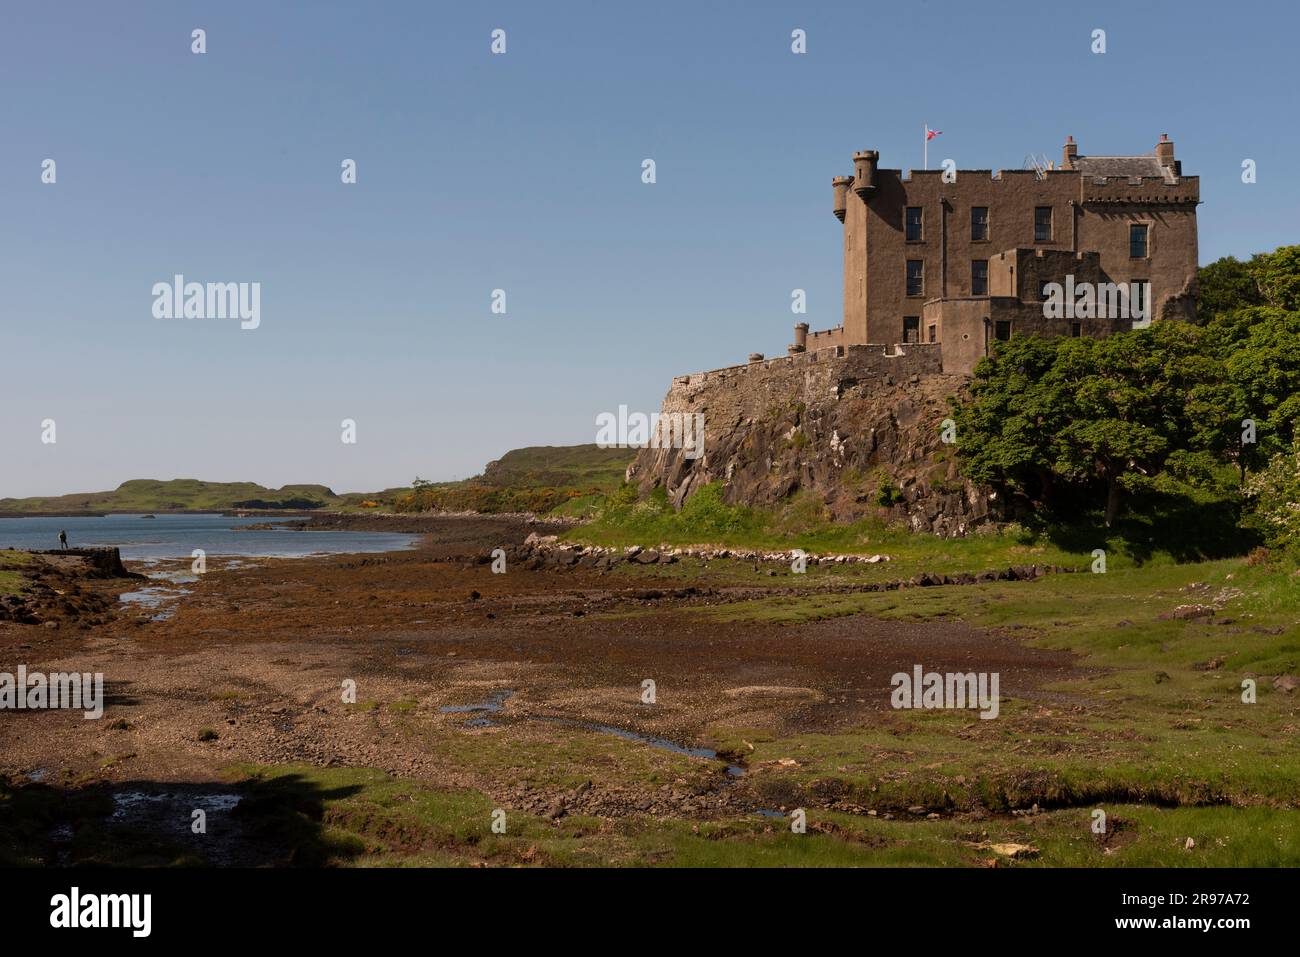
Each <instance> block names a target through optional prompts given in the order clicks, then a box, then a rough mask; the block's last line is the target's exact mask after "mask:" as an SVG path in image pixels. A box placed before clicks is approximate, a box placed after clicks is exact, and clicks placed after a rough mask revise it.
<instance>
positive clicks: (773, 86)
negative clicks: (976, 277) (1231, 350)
mask: <svg viewBox="0 0 1300 957" xmlns="http://www.w3.org/2000/svg"><path fill="white" fill-rule="evenodd" d="M195 28H202V29H204V30H206V33H207V52H206V53H205V54H202V55H196V54H194V53H192V52H191V42H192V41H191V31H192V30H194V29H195ZM496 28H501V29H504V30H505V31H506V44H507V46H506V53H505V54H503V55H493V54H492V52H491V50H490V43H491V37H490V34H491V32H492V31H493V30H494V29H496ZM796 28H798V29H803V30H805V31H806V32H807V53H806V54H803V55H796V54H794V53H792V52H791V37H790V34H791V31H792V30H794V29H796ZM1098 28H1100V29H1104V30H1105V31H1106V46H1107V51H1106V53H1104V54H1100V55H1099V54H1094V53H1092V52H1091V49H1090V47H1091V43H1092V41H1091V33H1092V31H1093V30H1094V29H1098ZM1298 33H1300V13H1297V7H1296V5H1295V4H1294V2H1277V3H1270V4H1262V3H1250V2H1236V3H1232V4H1222V3H1209V2H1204V0H1197V2H1145V3H1143V2H1132V0H1129V2H1118V3H1105V2H1089V3H1056V2H1048V3H1026V2H1023V0H1021V2H1014V3H1012V2H1006V3H1001V2H993V3H989V2H981V3H972V2H961V3H956V2H939V0H907V2H901V0H900V2H892V3H882V2H875V0H872V2H866V0H856V2H852V3H830V2H826V3H816V2H812V3H794V2H784V3H781V2H714V3H705V2H686V3H672V2H665V0H653V2H642V3H624V2H591V3H564V2H556V3H546V2H540V0H528V2H522V3H486V2H483V3H478V2H475V3H471V2H466V3H433V2H409V3H408V2H383V0H370V2H361V0H358V2H346V3H340V2H311V3H307V2H303V3H289V2H221V3H215V2H212V3H185V2H176V0H165V2H162V0H160V2H128V3H104V2H102V0H93V2H83V3H63V2H58V0H48V2H43V3H23V4H19V3H7V4H5V5H4V7H3V11H2V12H0V84H2V85H3V88H4V90H5V95H4V97H3V98H2V99H0V142H3V148H2V149H0V284H2V290H3V295H2V298H0V496H5V495H13V496H20V495H36V494H57V493H64V492H73V491H91V490H99V489H106V488H113V487H115V486H116V485H117V484H118V483H120V482H122V481H124V480H126V479H129V478H176V477H188V478H203V479H208V480H212V481H236V480H239V481H256V482H260V483H262V484H265V485H272V486H279V485H281V484H284V483H289V482H319V483H324V484H327V485H330V486H331V487H333V488H334V489H335V490H336V491H358V490H374V489H380V488H384V487H389V486H393V485H402V484H407V483H409V482H410V480H411V479H412V478H413V477H414V476H415V475H417V474H418V475H420V476H422V477H424V478H432V479H447V478H463V477H466V476H468V475H471V474H474V473H475V472H477V471H479V470H480V468H481V467H482V465H483V463H484V462H486V461H487V460H489V459H492V458H495V457H497V456H499V455H500V454H501V453H502V452H504V451H506V450H508V449H511V448H515V447H518V446H522V445H547V444H572V443H580V442H591V441H594V438H595V417H596V415H597V414H598V413H599V412H602V411H614V410H617V408H618V406H619V405H620V404H624V405H627V406H629V407H630V408H631V409H632V410H644V411H653V410H655V409H657V408H658V407H659V403H660V401H661V399H662V397H663V394H664V392H665V390H666V389H667V387H668V384H669V380H670V378H671V377H672V376H673V375H675V374H680V373H684V372H691V371H697V370H701V369H710V368H716V367H719V366H724V365H731V364H734V363H737V362H743V361H744V359H745V356H746V355H747V354H748V353H749V352H750V351H755V350H756V351H761V352H766V353H767V354H769V355H773V354H781V353H783V352H784V349H785V345H786V343H787V342H789V341H790V340H791V335H792V333H791V326H792V325H793V323H794V322H795V321H797V318H798V317H795V316H793V315H792V314H791V312H790V294H791V290H792V289H795V288H802V289H805V290H806V291H807V296H808V315H807V317H806V318H807V320H808V321H809V322H810V323H811V325H812V326H813V328H814V329H822V328H828V327H830V326H833V325H836V324H838V323H839V321H840V311H841V292H840V290H841V267H842V259H841V226H840V224H839V223H838V222H836V220H835V219H834V218H833V216H832V214H831V185H830V181H831V177H833V176H835V175H839V174H847V173H850V172H851V171H852V162H851V155H852V153H853V151H854V150H857V149H865V148H874V149H878V150H879V151H880V153H881V165H882V166H883V167H901V168H909V167H912V166H919V165H920V163H921V131H922V129H923V127H924V126H925V125H926V124H929V125H930V126H931V127H933V128H935V129H939V130H942V131H943V135H942V136H941V137H939V138H938V139H936V140H935V141H934V142H933V143H932V144H931V150H930V161H931V165H932V166H933V165H937V164H938V163H939V162H941V161H942V160H943V159H945V158H949V157H951V158H953V159H954V160H956V161H957V164H958V166H959V167H962V168H994V169H997V168H1003V167H1005V168H1010V169H1018V168H1020V167H1021V166H1022V164H1023V161H1024V158H1025V155H1026V154H1027V153H1031V152H1032V153H1045V154H1046V155H1047V156H1048V157H1049V158H1051V159H1054V160H1055V159H1059V156H1060V148H1061V144H1062V142H1063V141H1064V139H1065V136H1066V135H1067V134H1072V135H1073V136H1074V137H1075V139H1076V140H1078V142H1079V146H1080V152H1082V153H1096V154H1106V153H1109V154H1131V153H1142V152H1148V151H1150V150H1151V149H1152V148H1153V147H1154V145H1155V143H1156V140H1157V139H1158V138H1159V135H1160V134H1161V133H1166V132H1167V133H1168V134H1169V135H1170V136H1171V138H1173V140H1174V141H1175V143H1176V148H1177V155H1178V157H1179V159H1181V160H1182V161H1183V164H1184V171H1185V172H1186V173H1188V174H1198V175H1199V176H1200V177H1201V197H1202V200H1203V205H1202V206H1201V207H1200V213H1199V220H1200V237H1201V247H1200V258H1201V261H1202V262H1203V263H1204V262H1209V261H1211V260H1213V259H1215V258H1218V257H1219V256H1222V255H1227V254H1233V255H1236V256H1239V257H1244V256H1248V255H1250V254H1251V253H1253V252H1257V251H1260V250H1265V249H1272V248H1274V247H1275V246H1278V245H1281V244H1287V243H1295V242H1297V241H1298V240H1300V234H1298V232H1297V228H1296V227H1297V218H1298V212H1300V177H1298V176H1297V175H1296V171H1295V170H1296V160H1297V158H1300V123H1297V119H1296V116H1297V109H1296V96H1297V82H1296V52H1295V38H1296V36H1297V34H1298ZM47 158H50V159H54V160H55V161H56V163H57V182H56V183H55V184H53V185H48V184H43V183H42V182H41V164H42V162H43V161H44V160H45V159H47ZM646 158H652V159H654V160H655V163H656V167H657V169H656V173H657V182H656V183H655V184H654V185H646V184H644V183H642V181H641V164H642V160H644V159H646ZM1246 158H1250V159H1254V160H1255V161H1256V163H1257V167H1258V182H1257V183H1255V184H1253V185H1244V184H1242V182H1241V162H1242V160H1243V159H1246ZM344 159H354V160H355V161H356V163H357V183H356V184H355V185H344V184H343V183H341V181H340V173H341V164H342V162H343V160H344ZM176 273H182V274H184V275H185V277H186V278H187V279H188V280H195V281H200V282H209V281H211V282H259V283H261V325H260V327H259V328H258V329H256V330H241V329H240V328H239V325H238V323H237V322H234V321H229V320H227V321H221V320H203V321H200V320H190V321H185V320H159V319H155V318H154V317H153V315H152V311H151V309H152V305H153V296H152V293H151V289H152V286H153V284H154V283H156V282H167V281H170V279H171V277H172V276H173V275H174V274H176ZM498 288H500V289H504V290H505V291H506V296H507V299H506V309H507V312H506V314H505V315H493V314H492V313H491V311H490V308H489V307H490V302H491V294H492V290H493V289H498ZM345 418H350V419H354V420H355V421H356V423H357V442H356V444H353V445H348V444H344V443H343V442H342V441H340V433H341V429H340V422H341V421H342V420H343V419H345ZM45 419H53V420H54V421H55V423H56V429H57V432H56V436H57V442H56V443H54V444H52V445H51V444H43V443H42V442H41V436H42V429H41V423H42V421H43V420H45Z"/></svg>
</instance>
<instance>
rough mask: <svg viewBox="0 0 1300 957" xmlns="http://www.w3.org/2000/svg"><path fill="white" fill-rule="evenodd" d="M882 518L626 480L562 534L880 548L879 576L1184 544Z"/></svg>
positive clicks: (1140, 528)
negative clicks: (848, 517) (959, 528)
mask: <svg viewBox="0 0 1300 957" xmlns="http://www.w3.org/2000/svg"><path fill="white" fill-rule="evenodd" d="M885 515H887V513H881V514H877V515H871V516H868V517H866V518H863V519H861V520H859V521H856V522H852V523H839V522H833V521H831V520H830V519H829V518H828V517H827V516H826V515H824V514H823V510H822V507H821V505H820V503H819V502H818V501H817V500H815V499H814V498H812V497H810V496H803V497H796V498H795V499H794V500H793V501H792V502H791V503H790V504H789V505H787V506H786V507H785V508H782V509H777V510H763V509H755V508H750V507H748V506H743V505H727V504H726V503H725V502H723V501H722V489H721V486H720V485H718V484H713V485H707V486H705V487H704V488H702V489H700V490H699V491H698V492H696V493H695V494H694V495H693V496H691V497H690V498H689V499H687V501H686V502H685V503H684V504H683V506H682V507H681V508H680V509H675V508H673V506H672V505H671V503H669V501H668V499H667V495H666V493H665V492H664V490H663V489H662V488H659V489H655V490H654V491H652V492H651V493H650V494H649V495H648V496H646V497H645V498H643V499H639V500H638V499H637V498H636V493H635V489H633V488H632V487H631V486H624V487H623V488H622V489H620V490H619V492H617V493H615V494H613V495H611V496H609V497H608V499H607V500H606V501H605V502H604V503H603V505H601V507H600V508H599V509H598V511H597V512H596V514H595V517H594V518H593V519H592V520H591V521H589V522H587V523H586V524H584V525H582V526H579V527H578V528H575V529H572V530H570V531H569V532H567V533H566V534H565V535H564V537H565V538H566V539H567V540H570V541H573V542H577V543H582V544H590V545H602V546H605V547H615V548H617V547H627V546H629V545H642V546H656V545H663V546H669V547H686V546H715V547H726V548H745V549H755V550H772V551H789V550H791V549H794V548H801V549H803V550H804V551H806V552H809V553H812V554H875V553H883V554H887V555H889V556H890V557H891V558H892V559H894V561H893V562H891V563H889V566H888V567H889V568H891V569H892V570H893V571H894V572H895V573H896V574H894V575H893V576H888V575H887V576H883V577H910V576H911V575H912V574H915V573H916V572H917V571H930V572H935V573H938V574H945V573H953V572H960V571H981V570H985V569H991V568H998V567H1006V566H1007V565H1008V564H1033V563H1038V564H1046V565H1063V566H1067V567H1073V568H1088V567H1090V566H1091V565H1092V563H1093V560H1094V558H1093V551H1094V550H1095V549H1102V550H1104V551H1105V552H1106V562H1107V567H1108V568H1109V569H1116V570H1117V569H1124V568H1132V567H1136V566H1138V565H1149V564H1172V563H1174V562H1176V561H1178V560H1179V559H1180V558H1181V557H1182V556H1183V554H1184V553H1185V549H1184V548H1183V547H1181V546H1180V547H1178V548H1176V549H1174V548H1171V549H1162V548H1161V547H1159V545H1158V544H1155V543H1153V542H1152V540H1151V534H1150V528H1149V527H1148V525H1146V524H1141V525H1134V524H1133V523H1130V525H1126V526H1124V527H1120V528H1116V529H1106V528H1105V527H1103V526H1102V525H1101V524H1100V523H1092V522H1089V521H1081V522H1079V523H1076V524H1073V525H1070V526H1061V527H1045V528H1041V529H1030V528H1025V527H1022V526H1017V525H1010V526H1007V527H1005V528H1004V529H1003V530H1000V531H984V530H983V529H978V530H976V531H975V532H974V533H973V534H971V535H969V536H967V537H965V538H941V537H939V536H936V535H919V534H915V533H913V532H911V531H909V530H908V529H907V528H905V527H903V526H901V525H899V524H890V523H889V522H887V521H886V518H885ZM1130 526H1131V527H1130ZM872 577H881V576H878V575H873V576H872Z"/></svg>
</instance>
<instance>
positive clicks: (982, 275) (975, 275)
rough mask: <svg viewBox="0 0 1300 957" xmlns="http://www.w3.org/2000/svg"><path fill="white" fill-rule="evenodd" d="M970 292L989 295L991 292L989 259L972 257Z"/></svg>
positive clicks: (977, 294) (976, 294)
mask: <svg viewBox="0 0 1300 957" xmlns="http://www.w3.org/2000/svg"><path fill="white" fill-rule="evenodd" d="M970 294H971V295H972V296H987V295H988V294H989V261H988V260H987V259H972V260H971V263H970Z"/></svg>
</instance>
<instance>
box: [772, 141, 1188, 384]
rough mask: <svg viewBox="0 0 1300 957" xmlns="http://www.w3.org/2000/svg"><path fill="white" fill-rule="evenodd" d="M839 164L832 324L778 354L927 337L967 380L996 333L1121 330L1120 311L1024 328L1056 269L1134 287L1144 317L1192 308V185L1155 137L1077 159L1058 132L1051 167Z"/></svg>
mask: <svg viewBox="0 0 1300 957" xmlns="http://www.w3.org/2000/svg"><path fill="white" fill-rule="evenodd" d="M853 163H854V175H853V176H837V177H835V179H834V180H833V181H832V187H833V197H834V203H833V210H834V213H835V216H836V218H838V219H839V220H840V221H841V222H842V223H843V224H844V226H843V229H844V322H843V325H841V326H837V327H836V328H834V329H831V330H827V331H826V332H824V333H808V332H806V331H805V332H804V333H802V334H801V333H799V332H798V331H796V341H795V344H794V345H793V346H791V351H799V349H800V338H801V336H802V337H803V338H805V339H807V340H809V341H812V342H828V343H829V342H833V343H834V344H837V345H852V344H859V343H863V344H865V343H881V344H886V343H895V342H908V341H918V342H926V343H929V342H934V343H937V344H939V345H941V346H942V347H943V349H944V353H945V358H944V362H943V368H944V371H946V372H952V373H964V374H969V373H970V372H971V370H972V369H973V367H974V361H972V360H975V361H977V360H978V358H979V357H980V356H982V355H985V354H986V353H987V352H988V350H989V348H990V343H991V342H992V340H993V339H994V338H996V337H997V336H998V335H999V334H1001V335H1003V336H1009V335H1012V334H1018V333H1023V334H1036V335H1071V334H1073V335H1090V336H1096V335H1109V334H1110V333H1112V332H1115V331H1118V330H1120V329H1123V328H1130V327H1131V322H1130V321H1128V316H1127V315H1125V316H1124V317H1115V316H1112V317H1111V320H1109V321H1090V320H1085V321H1083V322H1081V323H1080V325H1079V326H1078V327H1074V326H1071V325H1070V324H1069V323H1068V322H1067V323H1066V324H1064V325H1061V324H1060V323H1059V322H1051V321H1049V322H1043V321H1035V319H1034V317H1035V313H1036V314H1037V316H1038V319H1039V320H1042V318H1043V308H1042V302H1041V299H1040V296H1039V291H1040V285H1041V283H1043V282H1059V283H1062V284H1064V282H1065V277H1066V276H1067V275H1073V276H1074V278H1075V280H1076V282H1079V281H1084V278H1085V276H1086V277H1087V281H1089V282H1102V283H1112V284H1122V285H1123V286H1125V287H1127V286H1128V284H1130V283H1142V284H1144V288H1145V294H1146V295H1147V296H1148V297H1149V298H1148V299H1147V302H1148V303H1149V304H1150V313H1151V316H1152V317H1153V318H1157V319H1176V318H1190V316H1191V315H1192V314H1193V313H1194V311H1195V294H1196V287H1195V280H1196V267H1197V239H1196V207H1197V205H1198V204H1199V202H1200V181H1199V178H1198V177H1195V176H1184V175H1183V174H1182V164H1181V162H1180V161H1178V160H1176V159H1175V158H1174V144H1173V143H1172V142H1171V141H1170V140H1169V138H1168V137H1167V136H1162V137H1161V140H1160V142H1159V143H1158V144H1157V145H1156V148H1155V150H1154V151H1153V152H1152V153H1149V154H1146V155H1143V156H1081V155H1079V152H1078V146H1077V144H1075V143H1074V141H1073V138H1071V139H1070V140H1068V141H1067V142H1066V144H1065V148H1064V150H1063V153H1062V159H1061V164H1060V166H1054V167H1052V168H1048V169H1028V170H1002V171H999V172H996V173H994V172H993V171H991V170H958V171H956V177H955V179H954V181H953V182H944V173H943V171H942V170H928V171H926V170H922V171H918V170H911V171H910V172H909V173H908V174H907V175H904V174H903V171H902V170H896V169H881V168H879V165H878V164H879V154H878V153H876V152H875V151H874V150H863V151H861V152H859V153H856V154H854V157H853ZM1008 299H1016V300H1018V301H1019V304H1018V305H1017V304H1014V303H1011V302H1009V301H1007V300H1008ZM972 303H975V304H972ZM980 304H983V305H980ZM1121 319H1122V320H1123V321H1121ZM999 323H1002V325H999Z"/></svg>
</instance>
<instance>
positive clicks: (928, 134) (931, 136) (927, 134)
mask: <svg viewBox="0 0 1300 957" xmlns="http://www.w3.org/2000/svg"><path fill="white" fill-rule="evenodd" d="M942 134H943V130H932V129H930V127H928V126H927V127H926V128H925V140H926V142H927V143H928V142H929V141H930V140H932V139H934V138H935V137H936V136H940V135H942Z"/></svg>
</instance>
